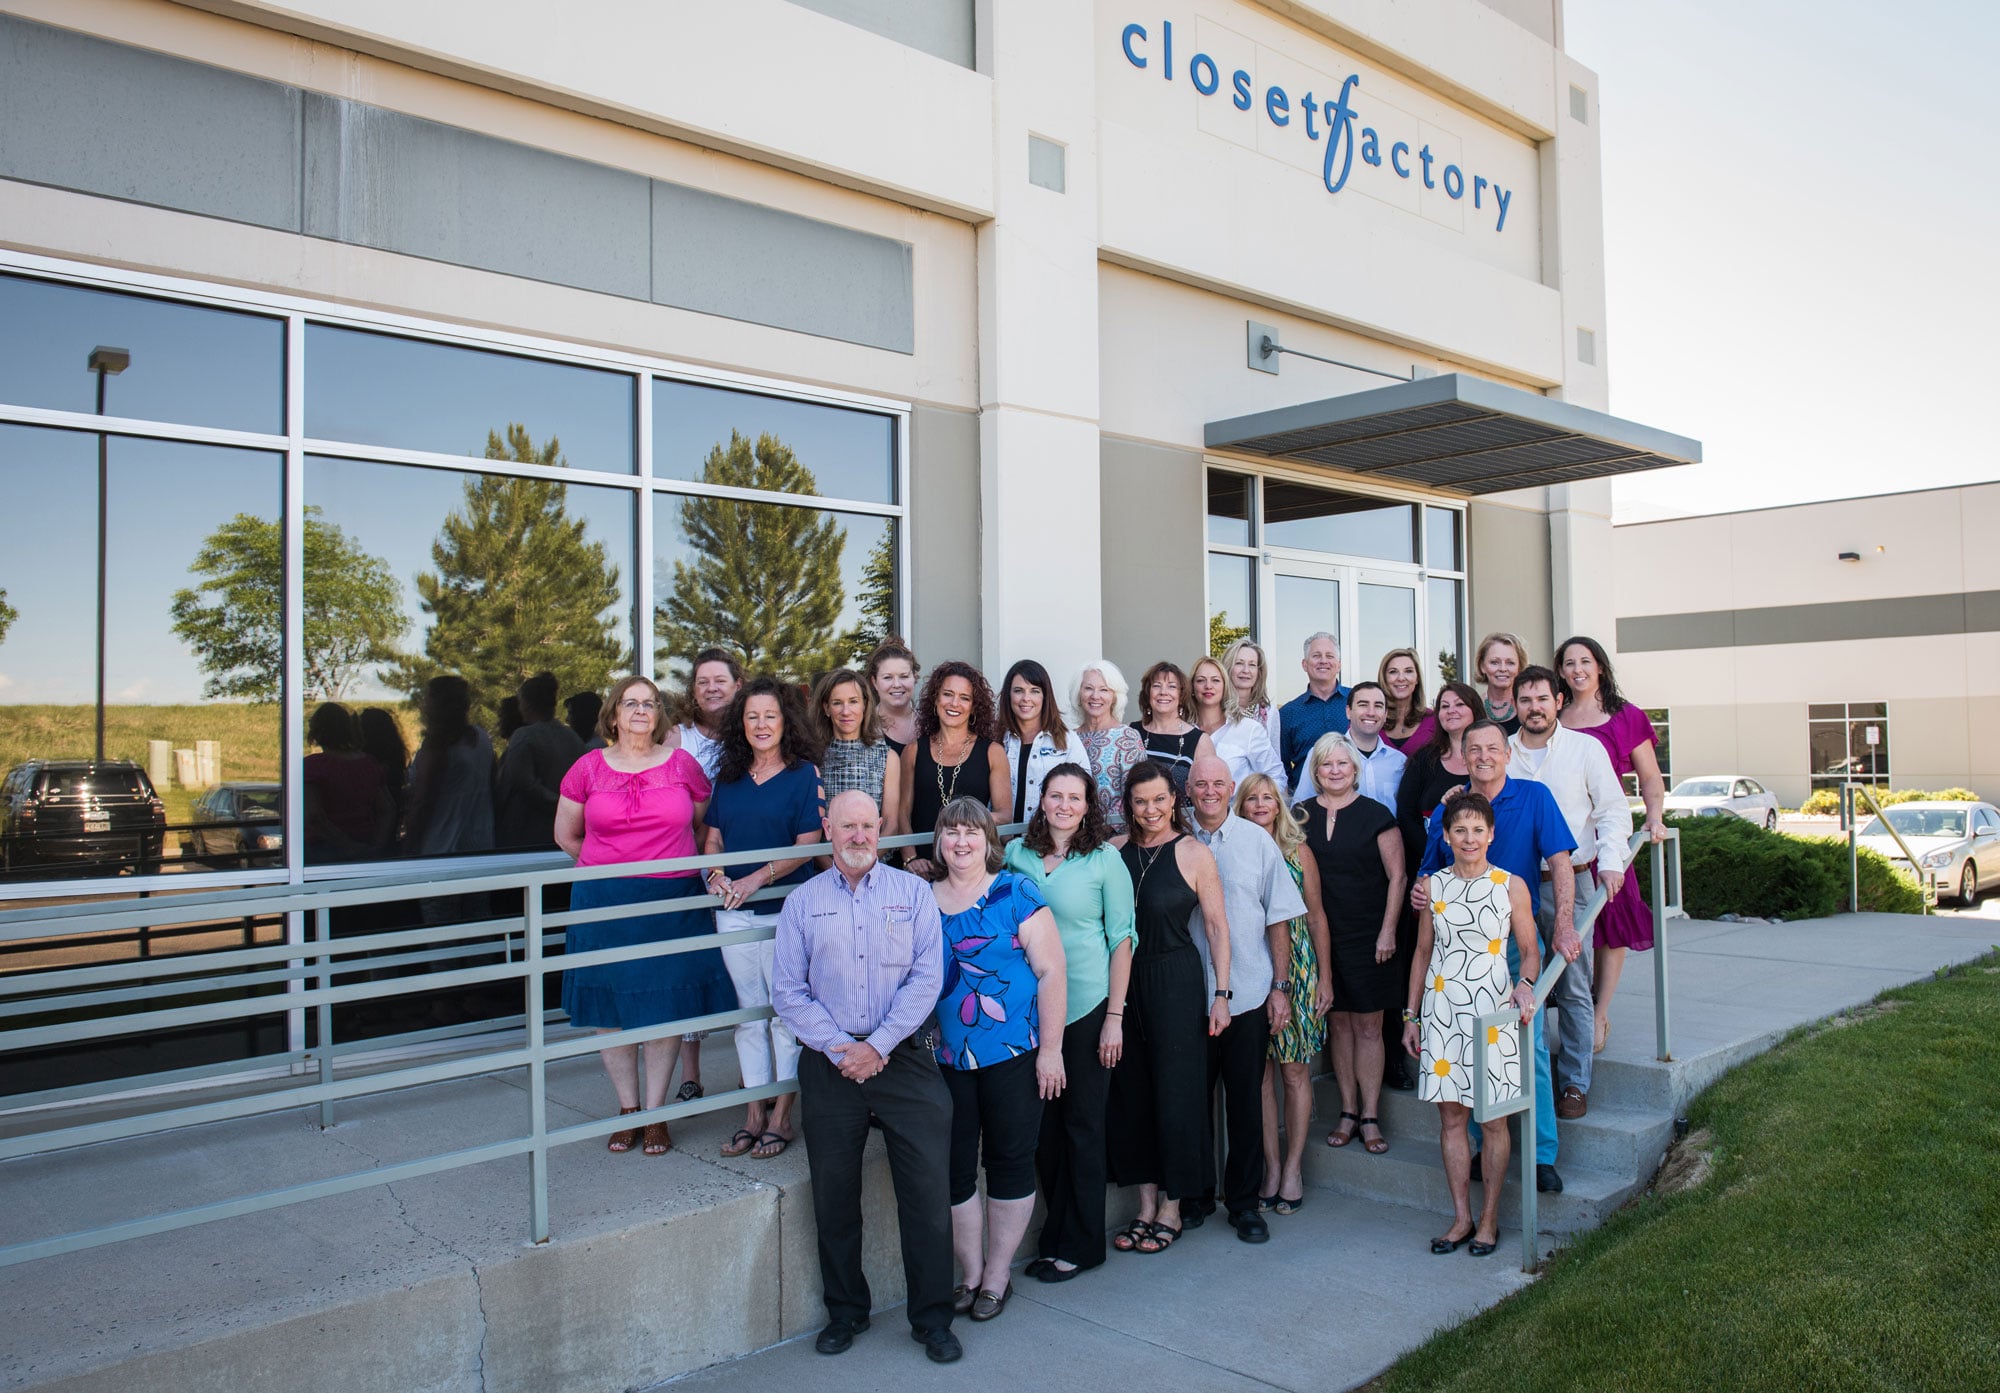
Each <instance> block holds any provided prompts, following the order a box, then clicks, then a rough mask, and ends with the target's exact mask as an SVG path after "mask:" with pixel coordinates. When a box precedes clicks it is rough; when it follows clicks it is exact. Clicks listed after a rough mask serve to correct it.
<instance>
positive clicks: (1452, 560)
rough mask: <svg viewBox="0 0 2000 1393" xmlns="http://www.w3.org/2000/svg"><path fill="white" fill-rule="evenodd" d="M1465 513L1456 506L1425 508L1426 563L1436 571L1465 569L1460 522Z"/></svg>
mask: <svg viewBox="0 0 2000 1393" xmlns="http://www.w3.org/2000/svg"><path fill="white" fill-rule="evenodd" d="M1464 516H1465V515H1464V514H1463V513H1460V512H1459V511H1457V510H1456V509H1454V508H1431V507H1426V508H1425V509H1424V564H1425V565H1426V566H1429V567H1430V568H1431V569H1432V570H1434V571H1462V570H1464V569H1465V550H1464V548H1463V547H1462V546H1461V545H1460V541H1459V522H1460V520H1461V519H1462V518H1463V517H1464Z"/></svg>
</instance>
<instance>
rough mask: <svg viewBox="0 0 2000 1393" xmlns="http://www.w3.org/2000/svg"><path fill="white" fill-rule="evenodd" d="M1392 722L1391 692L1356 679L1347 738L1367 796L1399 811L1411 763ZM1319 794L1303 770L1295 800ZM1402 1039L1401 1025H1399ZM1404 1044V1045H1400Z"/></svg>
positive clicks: (1349, 705) (1349, 703)
mask: <svg viewBox="0 0 2000 1393" xmlns="http://www.w3.org/2000/svg"><path fill="white" fill-rule="evenodd" d="M1388 722H1389V694H1388V693H1387V692H1385V691H1383V690H1382V684H1381V683H1379V682H1356V683H1355V684H1354V685H1353V686H1352V687H1351V688H1349V689H1348V693H1347V740H1348V743H1349V744H1351V745H1353V746H1354V752H1355V754H1357V755H1359V756H1360V760H1361V766H1360V768H1358V769H1356V770H1355V774H1356V776H1357V781H1358V784H1359V787H1360V789H1361V796H1362V797H1363V798H1373V799H1374V800H1375V801H1376V802H1377V803H1380V804H1381V805H1382V806H1383V807H1385V808H1387V809H1388V810H1389V811H1390V812H1392V813H1393V812H1395V811H1396V790H1397V789H1399V788H1401V787H1402V786H1403V766H1405V765H1406V764H1408V763H1409V759H1408V757H1407V756H1405V755H1404V753H1403V752H1402V751H1401V750H1399V749H1397V748H1396V747H1395V746H1394V745H1391V744H1390V743H1389V742H1388V741H1387V740H1384V739H1383V738H1382V727H1383V726H1385V725H1387V724H1388ZM1318 796H1319V787H1318V786H1317V785H1316V784H1314V782H1313V771H1312V770H1310V769H1303V768H1302V769H1300V770H1299V782H1298V787H1297V788H1295V789H1293V790H1292V801H1293V802H1294V803H1303V802H1305V801H1306V800H1307V799H1309V798H1317V797H1318ZM1397 1030H1398V1039H1399V1040H1400V1038H1401V1026H1400V1025H1399V1026H1398V1027H1397ZM1398 1048H1400V1045H1399V1046H1398Z"/></svg>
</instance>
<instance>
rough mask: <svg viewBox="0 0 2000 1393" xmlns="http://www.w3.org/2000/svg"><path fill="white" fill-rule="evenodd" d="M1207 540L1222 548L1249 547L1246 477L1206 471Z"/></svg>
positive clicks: (1248, 502)
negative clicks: (1217, 543) (1216, 543)
mask: <svg viewBox="0 0 2000 1393" xmlns="http://www.w3.org/2000/svg"><path fill="white" fill-rule="evenodd" d="M1208 540H1209V541H1211V542H1220V543H1221V544H1222V545H1224V546H1231V547H1247V546H1249V545H1250V477H1249V475H1247V474H1226V473H1224V472H1223V471H1222V470H1220V469H1211V470H1209V471H1208Z"/></svg>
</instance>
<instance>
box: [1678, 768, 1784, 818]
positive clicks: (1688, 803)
mask: <svg viewBox="0 0 2000 1393" xmlns="http://www.w3.org/2000/svg"><path fill="white" fill-rule="evenodd" d="M1665 810H1666V811H1667V812H1670V813H1679V814H1681V815H1682V816H1683V817H1719V816H1720V815H1722V814H1723V813H1728V814H1730V815H1731V816H1734V817H1740V818H1742V819H1744V820H1745V821H1746V822H1754V823H1756V824H1757V825H1758V826H1759V827H1762V828H1765V829H1766V830H1768V831H1773V832H1775V831H1776V830H1777V828H1778V795H1777V794H1775V793H1773V792H1771V790H1769V789H1768V788H1765V787H1764V785H1762V784H1760V783H1758V782H1757V781H1756V780H1755V779H1751V778H1746V777H1744V776H1743V775H1741V774H1698V775H1696V776H1695V777H1694V778H1692V779H1682V780H1681V781H1680V782H1679V783H1677V784H1675V785H1674V786H1673V787H1672V788H1671V789H1669V790H1668V791H1667V800H1666V805H1665Z"/></svg>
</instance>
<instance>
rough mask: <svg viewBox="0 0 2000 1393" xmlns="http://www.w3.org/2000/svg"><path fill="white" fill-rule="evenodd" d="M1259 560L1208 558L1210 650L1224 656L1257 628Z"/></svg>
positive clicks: (1216, 654) (1217, 556) (1224, 557)
mask: <svg viewBox="0 0 2000 1393" xmlns="http://www.w3.org/2000/svg"><path fill="white" fill-rule="evenodd" d="M1256 565H1257V563H1256V562H1255V561H1253V560H1252V559H1251V558H1249V557H1247V556H1219V555H1215V554H1211V555H1210V556H1209V558H1208V651H1209V652H1210V653H1213V654H1214V655H1215V656H1216V657H1218V658H1219V657H1221V656H1222V653H1223V650H1224V649H1226V648H1228V647H1229V645H1230V644H1232V643H1234V642H1236V640H1237V639H1239V638H1247V637H1248V636H1249V635H1250V633H1251V632H1252V631H1253V630H1254V629H1255V628H1256V627H1257V605H1256V601H1255V600H1254V599H1253V598H1252V597H1253V596H1254V595H1255V594H1256V589H1257V570H1256Z"/></svg>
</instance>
